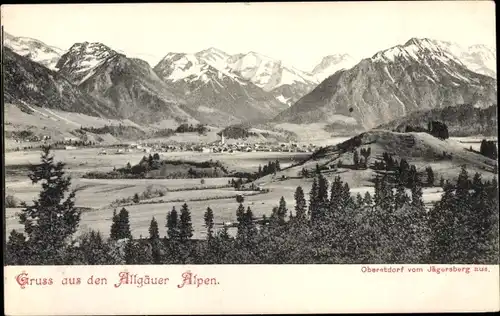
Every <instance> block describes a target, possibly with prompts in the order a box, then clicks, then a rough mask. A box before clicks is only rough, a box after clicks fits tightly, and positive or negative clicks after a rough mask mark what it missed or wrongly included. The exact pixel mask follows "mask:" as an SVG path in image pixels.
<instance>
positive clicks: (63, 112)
mask: <svg viewBox="0 0 500 316" xmlns="http://www.w3.org/2000/svg"><path fill="white" fill-rule="evenodd" d="M28 51H33V52H32V53H27V52H28ZM162 54H163V55H162V56H163V57H162V58H161V59H160V60H159V61H158V62H157V63H156V64H154V65H153V64H149V63H148V62H146V61H144V60H142V59H139V58H134V57H130V56H127V55H126V54H125V53H123V52H121V51H119V50H115V49H113V48H112V47H110V46H107V45H106V44H105V43H100V42H87V41H84V42H78V43H74V44H73V45H71V46H70V47H69V48H68V49H66V50H63V49H57V48H54V47H52V46H49V45H46V44H44V43H42V42H40V41H37V40H34V39H28V38H21V37H15V36H12V35H8V36H7V41H6V49H5V56H6V60H7V62H6V64H5V69H6V70H5V72H6V76H5V78H6V80H5V81H6V84H5V89H4V90H5V101H6V103H5V105H4V114H5V124H4V126H5V134H4V135H5V138H4V140H5V144H6V146H5V169H4V170H5V173H6V177H5V191H6V192H5V195H6V201H7V200H8V202H9V203H8V204H9V205H8V206H7V208H6V213H5V216H6V227H7V229H6V231H5V233H6V236H9V234H10V233H11V230H12V229H15V230H16V231H17V232H23V229H24V227H23V225H21V224H20V223H19V216H18V215H19V212H20V211H21V210H22V209H23V207H22V206H21V203H22V202H25V203H27V205H28V206H29V205H32V204H33V202H32V201H33V200H34V199H37V198H38V196H39V193H40V190H41V188H42V187H41V186H40V185H38V184H37V185H34V184H32V181H30V179H29V178H28V174H29V168H30V166H32V165H36V164H38V163H39V162H40V152H41V148H42V147H43V146H45V145H51V146H52V154H53V155H54V159H55V161H60V162H63V163H64V164H65V172H66V173H67V174H68V175H69V176H71V181H72V182H71V189H72V190H75V192H76V196H75V207H76V208H78V209H79V210H81V211H82V213H81V220H80V223H79V226H78V229H77V232H76V236H87V235H88V234H89V232H90V231H93V232H95V231H98V232H99V233H100V234H101V235H102V237H103V238H108V237H111V235H112V234H113V233H112V230H111V226H112V224H113V223H115V222H116V220H117V218H118V217H116V216H114V215H113V213H114V211H115V210H116V212H120V213H122V214H125V213H126V212H125V211H123V212H121V210H122V209H125V210H126V211H128V215H126V216H128V219H127V222H128V223H129V225H130V231H129V232H130V234H131V235H132V237H133V238H132V239H135V240H137V239H144V238H148V236H149V235H150V233H151V231H150V228H151V226H152V225H153V224H152V219H153V218H154V219H155V221H156V222H157V225H158V227H159V229H158V230H159V236H161V237H163V236H167V235H168V234H167V228H166V225H167V223H168V220H167V214H169V216H173V215H172V212H171V211H172V210H173V209H174V208H175V209H176V210H181V208H183V205H184V211H185V209H186V207H188V208H189V212H184V213H183V214H184V215H181V218H182V216H184V219H183V220H184V221H185V222H190V224H191V225H192V236H189V238H188V239H191V238H192V239H193V241H195V242H199V241H204V240H205V239H207V238H208V236H207V227H206V216H207V215H206V212H207V208H210V209H211V210H212V211H213V213H212V216H213V223H214V228H213V233H214V234H215V235H217V236H219V235H221V234H222V235H223V234H226V233H227V234H228V236H233V237H234V236H237V234H238V232H239V233H240V234H241V231H238V228H237V226H238V225H242V224H241V223H243V221H244V219H243V218H244V216H249V218H247V219H245V220H246V221H247V223H246V224H245V225H250V224H249V223H254V222H255V223H257V224H258V225H261V226H259V228H258V229H257V228H255V229H256V230H258V231H259V234H262V236H264V237H263V238H267V237H265V236H266V235H265V232H266V229H267V228H266V227H267V226H266V225H267V224H268V221H269V219H273V220H274V221H276V216H278V215H277V214H278V213H277V212H278V211H277V210H278V209H279V210H280V212H283V209H284V210H285V211H286V212H285V213H286V214H280V215H279V216H280V221H281V224H280V225H284V227H285V226H286V225H288V224H285V217H287V216H288V222H287V223H292V218H294V216H296V215H293V214H294V213H295V212H296V208H295V207H298V206H297V204H298V202H297V201H298V199H297V191H300V190H298V187H300V188H302V191H303V195H304V197H303V199H304V203H305V205H309V206H310V207H309V208H308V212H309V211H310V210H311V209H312V211H311V212H313V211H314V212H319V211H322V210H323V209H324V206H323V208H321V207H318V205H319V204H315V203H319V202H318V201H320V202H321V201H323V202H324V201H326V200H328V199H329V197H328V195H330V196H331V200H330V202H329V203H330V204H329V206H328V207H329V209H335V208H336V207H340V204H339V205H335V203H337V200H339V201H340V200H341V198H340V197H338V196H337V197H335V194H340V193H339V192H340V191H342V192H343V193H342V194H344V195H343V196H342V199H343V200H344V202H345V203H351V202H352V203H351V204H350V206H349V207H352V208H356V207H357V209H356V212H358V211H359V214H357V215H356V216H357V217H356V219H354V220H353V221H354V222H353V223H354V224H353V225H354V226H356V227H358V228H359V229H360V232H361V233H364V232H363V231H362V230H363V229H364V228H365V227H366V226H370V224H366V223H365V222H363V218H365V217H366V216H368V217H369V216H371V215H370V214H372V213H370V212H365V211H366V210H365V207H366V208H372V207H373V209H375V208H376V207H382V208H383V207H387V209H391V208H394V207H396V206H394V207H393V206H387V205H384V204H383V203H384V199H382V198H380V194H381V192H382V191H383V190H382V189H380V181H383V183H384V185H386V184H387V187H386V191H384V194H388V195H390V196H392V194H394V195H398V197H399V198H402V199H403V200H405V201H406V202H404V201H403V202H401V203H402V204H401V205H399V204H397V203H399V201H397V202H394V203H395V205H397V207H398V208H399V209H400V210H399V211H400V213H402V212H404V210H405V207H407V208H412V209H411V211H415V210H418V211H422V212H428V213H429V212H431V211H432V210H434V209H435V208H436V207H437V205H438V204H437V202H440V201H441V200H442V197H443V196H445V197H446V192H447V191H446V190H447V189H449V183H458V182H459V180H460V179H459V175H460V174H463V173H464V170H465V168H466V170H467V172H468V174H469V175H470V176H471V177H472V175H475V174H477V176H478V177H480V181H484V183H485V186H490V185H493V184H491V183H493V182H494V181H493V180H494V179H496V177H497V174H498V162H497V157H498V142H497V136H496V134H497V132H498V128H497V111H496V104H497V96H496V94H497V88H496V85H497V81H496V72H495V71H494V70H493V69H492V67H493V65H492V63H491V54H492V51H491V50H490V49H489V48H487V47H483V46H473V47H472V46H471V47H459V46H457V45H455V44H452V43H449V42H443V41H438V40H431V39H428V38H411V39H409V40H408V41H406V42H404V43H402V44H399V45H396V46H393V47H389V48H386V49H383V50H381V51H378V52H376V53H374V54H372V55H370V57H365V58H362V59H356V58H353V57H351V56H350V55H349V54H347V53H345V54H332V55H327V56H325V57H324V58H323V59H321V62H320V63H319V64H318V65H317V66H315V67H314V68H312V70H310V71H304V70H299V69H298V68H296V67H294V66H292V65H290V64H288V63H286V62H284V61H281V60H278V59H274V58H271V57H268V56H266V55H265V54H261V53H257V52H254V51H249V52H246V53H235V54H229V53H226V52H224V51H222V50H220V49H217V48H214V47H210V48H208V49H204V50H200V51H197V52H194V53H185V52H168V51H167V52H163V53H162ZM44 57H46V59H44ZM381 179H383V180H381ZM318 181H319V182H321V181H323V183H322V184H321V185H323V188H325V187H326V188H328V187H329V186H330V185H331V186H332V188H334V186H337V187H336V190H337V191H335V190H333V189H332V191H331V192H326V193H325V192H323V193H321V194H323V197H321V198H320V197H319V196H320V195H321V194H319V193H318V192H316V191H315V190H317V188H316V186H319V185H318V183H317V182H318ZM478 182H479V180H477V179H476V183H478ZM340 185H344V186H343V187H342V188H340ZM315 188H316V189H315ZM419 190H421V191H419ZM389 191H390V194H389V193H387V192H389ZM448 193H449V192H448ZM488 194H489V193H488ZM418 195H421V203H420V204H417V202H418V200H419V196H418ZM311 196H313V197H314V199H317V201H314V200H313V198H311ZM372 197H373V200H372ZM474 198H476V197H474ZM280 199H281V201H280ZM410 199H412V203H413V200H415V201H417V202H415V204H411V205H410V204H409V201H410ZM375 200H376V202H375V203H378V204H373V203H374V201H375ZM389 200H390V199H389ZM346 201H347V202H346ZM323 202H321V203H323ZM339 203H340V202H339ZM405 203H406V204H405ZM353 205H355V206H353ZM299 206H300V205H299ZM245 209H246V213H244V212H245ZM303 209H304V210H305V206H303ZM288 211H290V212H288ZM340 211H342V208H340ZM340 211H339V212H340ZM383 211H386V209H383ZM174 213H175V212H174ZM242 213H244V214H247V215H242ZM288 213H290V214H288ZM428 213H426V214H428ZM186 214H188V215H189V216H190V217H189V218H188V217H187V216H188V215H186ZM248 214H250V215H248ZM311 214H312V213H311ZM311 214H309V213H307V216H308V217H309V216H310V217H311V222H312V221H313V220H312V216H313V215H311ZM303 216H304V217H305V216H306V215H305V214H303ZM346 216H347V215H346ZM349 216H350V215H349ZM398 216H399V215H398ZM405 216H406V215H405ZM426 216H427V215H426ZM186 218H188V219H186ZM370 220H373V219H370ZM170 221H172V219H170ZM170 224H171V225H173V224H172V223H171V222H170ZM127 225H128V224H127ZM273 225H274V224H273ZM375 226H376V225H375ZM290 227H292V226H290ZM170 228H171V227H170ZM292 228H293V227H292ZM240 229H241V227H240ZM287 229H288V228H287ZM370 229H371V228H370ZM287 233H288V232H287ZM169 234H175V232H173V230H171V231H170V232H169ZM292 235H293V234H292ZM262 236H261V237H262ZM115 237H116V236H115ZM115 237H112V238H115ZM129 237H130V236H129ZM169 238H170V237H169ZM210 238H212V237H210ZM228 238H229V237H228ZM239 238H241V236H240V237H239ZM363 238H364V237H363ZM231 240H237V239H231ZM177 255H178V254H177V253H176V256H177ZM278 257H279V256H278ZM240 259H241V258H239V259H238V260H240ZM242 260H246V259H245V258H243V259H242ZM273 260H274V259H273ZM276 260H278V259H276ZM293 260H295V259H293ZM293 260H292V261H293ZM311 260H313V261H314V260H316V259H311ZM321 260H323V259H321ZM321 260H320V261H321ZM325 260H326V261H327V262H330V261H329V260H337V259H335V258H334V257H328V258H327V259H325ZM356 260H358V259H356ZM360 260H361V259H360ZM247 263H248V262H247Z"/></svg>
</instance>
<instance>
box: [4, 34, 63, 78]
mask: <svg viewBox="0 0 500 316" xmlns="http://www.w3.org/2000/svg"><path fill="white" fill-rule="evenodd" d="M4 45H5V46H6V47H8V48H10V49H12V51H14V52H15V53H17V54H19V55H21V56H24V57H27V58H29V59H31V60H32V61H34V62H37V63H39V64H41V65H43V66H45V67H47V68H49V69H52V70H55V69H56V67H55V66H56V64H57V61H58V60H59V58H60V57H61V55H62V54H64V50H62V49H60V48H57V47H54V46H49V45H47V44H45V43H44V42H42V41H39V40H37V39H34V38H29V37H16V36H13V35H11V34H8V33H7V32H4Z"/></svg>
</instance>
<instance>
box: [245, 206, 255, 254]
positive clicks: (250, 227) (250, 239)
mask: <svg viewBox="0 0 500 316" xmlns="http://www.w3.org/2000/svg"><path fill="white" fill-rule="evenodd" d="M245 226H246V227H245V228H246V235H247V237H246V239H247V245H248V246H254V242H255V238H256V237H257V227H256V226H255V222H254V221H253V212H252V210H251V209H250V206H249V207H248V208H247V211H246V213H245Z"/></svg>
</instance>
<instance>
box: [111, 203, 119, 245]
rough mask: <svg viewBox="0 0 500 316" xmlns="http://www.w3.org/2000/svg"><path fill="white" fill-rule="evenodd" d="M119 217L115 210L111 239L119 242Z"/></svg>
mask: <svg viewBox="0 0 500 316" xmlns="http://www.w3.org/2000/svg"><path fill="white" fill-rule="evenodd" d="M118 225H119V223H118V215H117V214H116V209H114V210H113V218H112V223H111V232H110V234H109V238H111V239H113V240H118V234H119V233H118V229H119V228H118Z"/></svg>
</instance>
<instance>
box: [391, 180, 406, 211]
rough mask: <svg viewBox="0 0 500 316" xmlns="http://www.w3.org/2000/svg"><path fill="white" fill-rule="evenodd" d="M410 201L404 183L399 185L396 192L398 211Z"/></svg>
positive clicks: (395, 199) (395, 200)
mask: <svg viewBox="0 0 500 316" xmlns="http://www.w3.org/2000/svg"><path fill="white" fill-rule="evenodd" d="M409 201H410V199H409V198H408V195H406V190H405V187H404V185H403V183H401V182H400V183H399V185H398V187H397V190H396V196H395V198H394V202H395V206H396V208H397V209H399V208H401V207H403V206H404V205H405V204H407V203H408V202H409Z"/></svg>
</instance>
